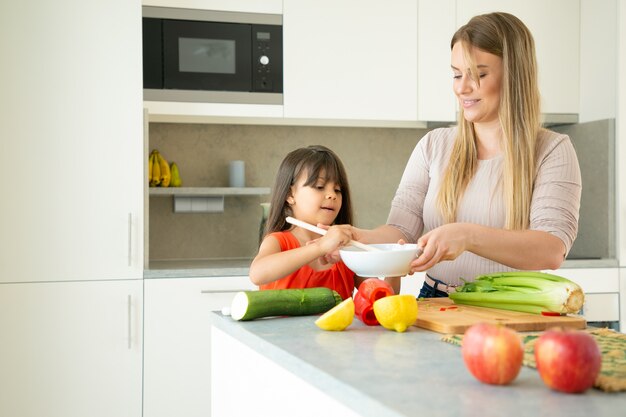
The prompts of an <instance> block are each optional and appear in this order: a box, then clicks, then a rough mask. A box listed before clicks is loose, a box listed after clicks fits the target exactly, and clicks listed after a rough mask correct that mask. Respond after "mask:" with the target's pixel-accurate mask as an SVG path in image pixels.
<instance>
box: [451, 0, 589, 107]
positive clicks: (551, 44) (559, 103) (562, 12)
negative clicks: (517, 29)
mask: <svg viewBox="0 0 626 417" xmlns="http://www.w3.org/2000/svg"><path fill="white" fill-rule="evenodd" d="M494 11H503V12H508V13H511V14H514V15H515V16H517V17H518V18H520V19H521V20H522V21H523V22H524V24H525V25H526V26H527V27H528V29H529V30H530V31H531V32H532V34H533V38H534V40H535V49H536V51H537V65H538V70H539V89H540V91H541V96H542V103H541V106H542V109H541V111H542V113H555V114H559V113H565V114H578V112H579V111H580V107H579V104H580V98H579V97H580V95H579V92H580V2H579V1H571V0H550V1H544V0H525V1H520V0H460V1H457V27H459V26H461V25H464V24H465V23H467V22H468V21H469V19H470V18H471V17H473V16H475V15H478V14H483V13H490V12H494Z"/></svg>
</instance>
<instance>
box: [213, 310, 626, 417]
mask: <svg viewBox="0 0 626 417" xmlns="http://www.w3.org/2000/svg"><path fill="white" fill-rule="evenodd" d="M316 318H317V317H316V316H307V317H281V318H270V319H261V320H255V321H250V322H236V321H234V320H232V319H231V318H230V317H227V316H222V315H221V314H220V313H216V312H213V313H211V323H212V327H211V330H212V338H211V339H212V366H211V368H212V372H211V374H212V378H213V381H212V405H213V414H212V415H213V417H221V416H241V415H255V416H261V415H263V416H265V415H267V416H270V415H271V416H283V415H284V416H287V415H289V416H298V417H299V416H319V415H324V416H342V417H345V416H371V417H384V416H417V415H424V416H428V417H433V416H476V417H479V416H480V417H484V416H494V417H495V416H533V417H536V416H559V415H562V416H568V417H574V416H581V417H582V416H584V417H588V416H593V417H599V416H611V417H612V416H618V415H624V414H623V413H624V410H626V393H613V394H608V393H603V392H601V391H599V390H596V389H591V390H588V391H587V392H586V393H584V394H578V395H572V394H564V393H559V392H556V391H552V390H550V389H549V388H547V387H546V386H545V385H544V384H543V382H542V381H541V379H540V377H539V374H538V372H537V371H536V370H534V369H531V368H528V367H522V371H521V372H520V375H519V376H518V377H517V379H516V380H515V381H514V382H513V383H512V384H511V385H509V386H490V385H485V384H482V383H480V382H478V381H477V380H476V379H474V377H473V376H472V375H471V374H470V373H469V372H468V371H467V370H466V368H465V365H464V364H463V359H462V357H461V349H460V348H459V347H458V346H454V345H451V344H448V343H445V342H443V341H441V336H442V335H441V334H439V333H435V332H431V331H428V330H424V329H420V328H417V327H411V328H410V329H409V330H408V331H407V332H405V333H396V332H392V331H389V330H385V329H383V328H382V327H380V326H375V327H368V326H365V325H363V324H362V323H361V322H360V321H359V320H356V319H355V321H354V322H353V324H352V325H351V326H350V327H349V328H348V329H347V330H345V331H343V332H327V331H323V330H320V329H318V328H317V326H315V324H314V321H315V319H316Z"/></svg>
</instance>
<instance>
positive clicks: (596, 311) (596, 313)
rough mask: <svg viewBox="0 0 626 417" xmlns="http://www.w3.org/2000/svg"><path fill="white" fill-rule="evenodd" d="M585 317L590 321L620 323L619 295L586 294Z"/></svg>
mask: <svg viewBox="0 0 626 417" xmlns="http://www.w3.org/2000/svg"><path fill="white" fill-rule="evenodd" d="M583 316H584V317H585V319H586V320H587V321H588V322H589V321H619V294H617V293H612V294H585V305H584V306H583Z"/></svg>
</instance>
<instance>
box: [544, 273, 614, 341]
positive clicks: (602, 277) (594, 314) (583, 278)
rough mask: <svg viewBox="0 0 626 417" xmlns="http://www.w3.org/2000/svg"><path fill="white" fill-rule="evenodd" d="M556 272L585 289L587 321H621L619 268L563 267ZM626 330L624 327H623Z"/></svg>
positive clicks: (584, 313) (584, 307)
mask: <svg viewBox="0 0 626 417" xmlns="http://www.w3.org/2000/svg"><path fill="white" fill-rule="evenodd" d="M546 272H548V273H554V274H556V275H560V276H562V277H565V278H568V279H571V280H572V281H574V282H575V283H577V284H578V285H580V287H581V288H582V289H583V292H584V293H585V305H584V306H583V316H584V317H585V319H587V321H590V322H595V321H619V320H620V310H619V293H620V277H619V268H571V269H570V268H561V269H558V270H557V271H555V272H552V271H546ZM621 329H622V331H624V329H623V328H621Z"/></svg>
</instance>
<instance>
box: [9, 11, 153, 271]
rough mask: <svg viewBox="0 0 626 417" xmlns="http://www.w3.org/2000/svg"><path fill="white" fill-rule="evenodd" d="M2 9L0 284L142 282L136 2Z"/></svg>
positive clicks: (139, 49)
mask: <svg viewBox="0 0 626 417" xmlns="http://www.w3.org/2000/svg"><path fill="white" fill-rule="evenodd" d="M0 16H1V18H0V21H1V24H0V27H1V29H0V31H1V33H2V36H0V38H1V39H2V41H0V42H1V45H2V47H1V49H2V56H3V58H2V59H3V62H7V63H12V64H11V65H5V66H4V67H3V69H2V77H1V79H0V90H1V91H2V95H1V97H0V103H1V107H0V113H1V114H2V116H1V117H2V123H0V137H2V138H3V139H2V152H1V153H0V178H2V179H3V187H4V196H5V197H4V198H3V204H2V209H1V210H2V215H1V216H0V229H1V230H2V233H3V236H4V238H5V240H4V244H3V246H2V250H0V265H1V266H0V271H1V272H2V273H1V274H0V282H32V281H57V280H64V281H68V280H69V281H78V280H91V279H93V280H99V279H122V278H141V277H142V273H143V182H144V179H145V178H146V176H145V175H144V167H143V160H144V158H143V156H142V155H143V136H142V129H143V125H142V111H143V110H142V95H141V91H142V89H141V85H142V71H141V29H140V22H141V4H140V2H139V1H113V2H106V1H94V0H91V1H83V2H81V1H72V0H61V1H60V2H54V3H45V4H38V5H37V7H35V8H34V9H33V8H32V7H30V6H29V4H28V3H20V2H2V5H0ZM9 39H10V41H9Z"/></svg>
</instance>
